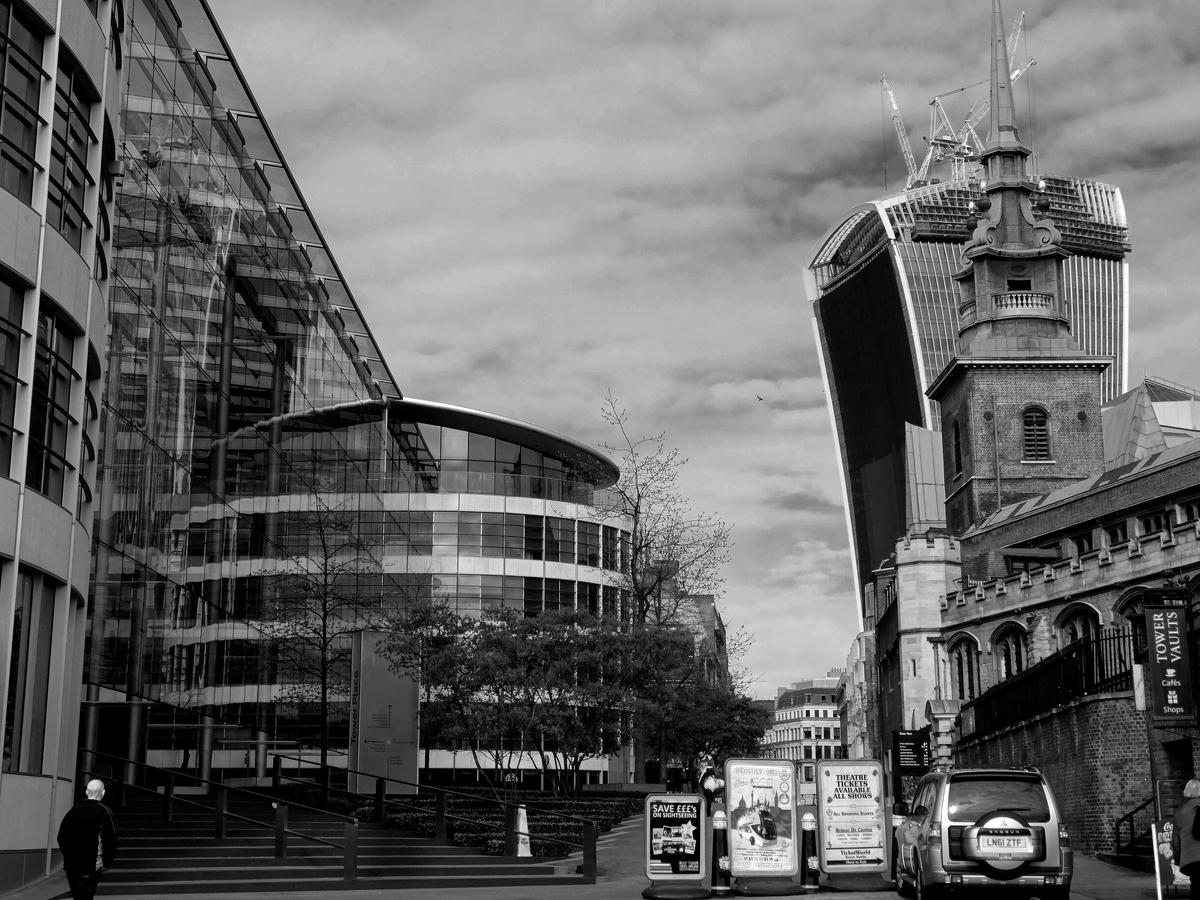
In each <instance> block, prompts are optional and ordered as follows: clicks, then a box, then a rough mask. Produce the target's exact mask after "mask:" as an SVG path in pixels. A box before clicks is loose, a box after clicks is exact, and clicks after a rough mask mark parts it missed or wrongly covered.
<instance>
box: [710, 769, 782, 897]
mask: <svg viewBox="0 0 1200 900" xmlns="http://www.w3.org/2000/svg"><path fill="white" fill-rule="evenodd" d="M725 806H726V808H727V809H728V810H729V874H730V875H732V876H733V877H735V878H742V877H745V876H747V875H750V876H754V875H758V876H770V875H774V876H778V877H788V876H791V875H795V874H796V873H798V872H799V871H800V857H799V848H798V846H797V843H798V842H797V840H796V826H797V822H796V769H795V766H793V764H792V763H791V762H790V761H789V760H786V759H781V760H773V759H731V760H729V761H727V762H726V763H725Z"/></svg>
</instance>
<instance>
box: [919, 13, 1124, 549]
mask: <svg viewBox="0 0 1200 900" xmlns="http://www.w3.org/2000/svg"><path fill="white" fill-rule="evenodd" d="M990 117H991V122H990V126H991V127H990V131H989V134H988V139H987V141H986V144H985V149H984V151H983V153H982V154H980V157H979V161H980V162H981V163H982V165H983V168H984V174H983V176H982V180H981V181H980V182H979V191H980V196H979V199H978V200H976V201H975V203H974V213H975V218H974V219H973V220H972V221H971V223H970V225H969V226H968V227H969V228H970V237H969V238H968V239H967V242H966V245H965V247H964V250H963V268H962V269H960V270H959V271H958V272H957V273H955V276H954V278H955V280H956V281H957V282H958V284H959V307H958V314H959V341H958V353H957V355H956V356H955V358H954V359H952V360H951V361H950V362H949V363H948V364H947V365H946V368H945V369H943V370H942V373H941V374H940V375H939V376H938V377H937V379H936V380H935V381H934V383H933V384H932V385H931V386H930V388H929V391H928V394H929V396H930V397H931V398H932V399H934V400H936V401H937V402H938V403H939V404H940V406H941V417H942V442H943V452H944V457H945V466H946V520H947V526H948V527H949V529H950V530H951V531H952V532H955V533H961V532H964V531H966V530H967V529H969V528H971V527H972V526H974V525H977V524H979V523H980V522H982V521H983V520H984V519H986V518H987V517H988V516H989V515H991V514H992V513H993V512H995V511H996V510H997V509H999V508H1000V507H1002V506H1007V505H1008V504H1010V503H1016V502H1018V501H1020V500H1023V499H1025V498H1028V497H1033V496H1038V495H1041V494H1046V493H1049V492H1050V491H1053V490H1056V489H1057V488H1060V487H1063V486H1065V485H1067V484H1070V483H1072V482H1074V481H1078V480H1081V479H1084V478H1087V477H1089V476H1091V475H1094V474H1096V473H1097V472H1099V471H1101V470H1102V469H1103V468H1104V441H1103V437H1102V434H1101V430H1100V396H1101V386H1100V376H1101V373H1102V372H1103V371H1104V369H1105V368H1107V367H1108V365H1109V364H1110V363H1111V360H1109V359H1107V358H1105V357H1098V356H1089V355H1087V354H1086V353H1084V352H1082V351H1081V350H1080V348H1079V344H1078V342H1077V341H1076V340H1075V339H1074V337H1073V336H1072V334H1071V322H1070V321H1069V315H1068V310H1067V304H1066V302H1065V298H1064V297H1063V280H1062V261H1063V260H1064V259H1065V258H1066V257H1067V256H1068V255H1069V253H1068V251H1067V250H1065V249H1063V247H1062V236H1061V235H1060V234H1059V231H1058V229H1057V228H1056V227H1055V225H1054V222H1053V221H1052V219H1051V215H1050V214H1051V204H1050V200H1049V198H1048V197H1046V196H1045V195H1044V194H1042V192H1041V186H1040V185H1039V184H1036V183H1034V182H1033V181H1032V180H1031V179H1030V176H1029V175H1028V174H1027V172H1026V161H1027V159H1028V157H1029V155H1030V150H1029V148H1028V147H1026V146H1025V144H1024V143H1022V141H1021V136H1020V134H1019V133H1018V131H1017V126H1016V123H1015V120H1014V116H1013V99H1012V81H1011V79H1010V77H1009V60H1008V51H1007V47H1006V45H1005V31H1004V23H1003V21H1002V17H1001V12H1000V0H992V67H991V109H990Z"/></svg>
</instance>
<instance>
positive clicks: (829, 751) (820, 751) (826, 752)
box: [767, 744, 846, 782]
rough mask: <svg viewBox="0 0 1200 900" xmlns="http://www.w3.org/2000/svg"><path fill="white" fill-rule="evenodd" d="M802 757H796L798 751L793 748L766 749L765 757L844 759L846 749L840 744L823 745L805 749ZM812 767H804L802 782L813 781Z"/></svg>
mask: <svg viewBox="0 0 1200 900" xmlns="http://www.w3.org/2000/svg"><path fill="white" fill-rule="evenodd" d="M804 750H805V752H804V755H803V756H800V755H798V750H797V748H795V747H775V748H772V749H768V751H767V756H768V758H770V759H792V760H802V759H813V760H816V759H845V758H846V748H845V747H843V746H842V745H841V744H837V745H836V746H835V745H825V746H822V747H817V748H815V749H814V748H813V747H805V748H804ZM813 768H814V767H813V766H804V767H803V769H802V771H801V777H802V779H803V780H804V781H807V782H811V781H812V780H813Z"/></svg>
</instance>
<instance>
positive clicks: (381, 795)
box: [375, 778, 387, 825]
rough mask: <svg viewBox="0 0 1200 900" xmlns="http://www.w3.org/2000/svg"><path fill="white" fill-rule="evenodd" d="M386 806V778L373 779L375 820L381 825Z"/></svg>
mask: <svg viewBox="0 0 1200 900" xmlns="http://www.w3.org/2000/svg"><path fill="white" fill-rule="evenodd" d="M386 807H387V780H386V779H384V778H376V779H375V821H376V822H378V823H379V824H380V825H382V824H383V823H384V822H385V821H386V819H385V818H384V816H385V815H386Z"/></svg>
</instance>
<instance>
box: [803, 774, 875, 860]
mask: <svg viewBox="0 0 1200 900" xmlns="http://www.w3.org/2000/svg"><path fill="white" fill-rule="evenodd" d="M817 822H818V826H817V828H818V830H817V837H818V840H817V844H818V848H819V850H820V859H821V870H822V871H823V872H826V873H827V874H835V873H847V874H849V873H860V872H884V871H886V870H887V868H888V862H887V848H886V846H885V844H884V834H885V831H886V828H885V827H884V825H885V819H884V802H883V767H882V766H881V765H880V763H879V761H878V760H874V759H846V760H837V761H829V762H826V761H821V762H819V763H817Z"/></svg>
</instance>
